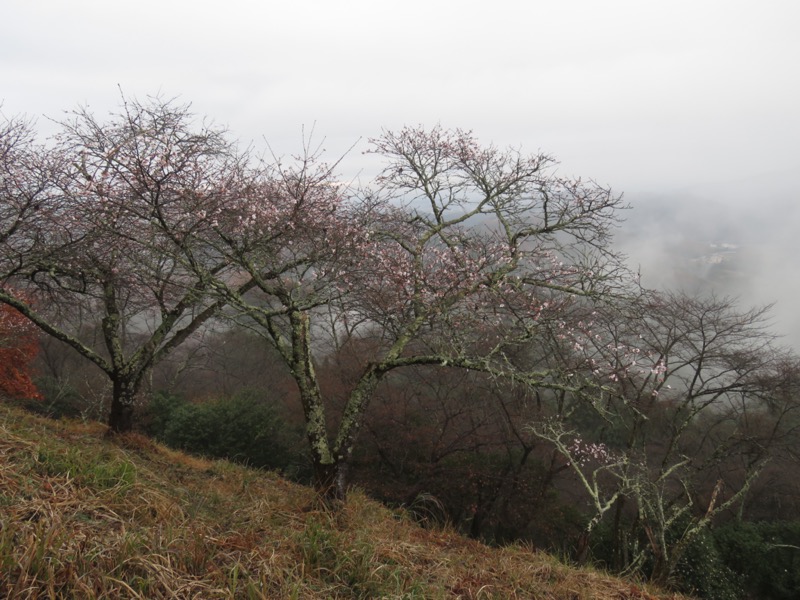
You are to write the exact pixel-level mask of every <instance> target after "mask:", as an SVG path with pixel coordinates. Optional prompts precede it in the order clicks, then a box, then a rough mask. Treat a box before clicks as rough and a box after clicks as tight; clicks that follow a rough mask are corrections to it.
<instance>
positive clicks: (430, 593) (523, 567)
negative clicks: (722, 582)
mask: <svg viewBox="0 0 800 600" xmlns="http://www.w3.org/2000/svg"><path fill="white" fill-rule="evenodd" d="M104 431H105V428H104V427H102V426H101V425H99V424H82V423H80V422H67V421H49V420H45V419H41V418H38V417H34V416H31V415H28V414H26V413H23V412H21V411H19V410H17V409H13V408H9V407H7V406H2V405H0V524H1V527H2V528H1V529H0V597H3V598H5V597H9V598H143V599H145V598H146V599H152V598H280V599H283V598H298V599H299V598H309V599H310V598H408V599H411V598H420V599H436V598H465V599H467V598H470V599H471V598H475V599H477V598H487V599H488V598H497V599H501V598H502V599H511V598H543V599H545V598H546V599H562V598H563V599H589V598H598V599H609V600H610V599H617V600H622V599H628V598H631V599H633V598H640V599H641V598H654V597H658V598H669V597H672V598H678V596H669V595H660V596H653V595H651V594H655V593H656V592H653V591H652V590H650V591H644V590H642V589H640V588H639V587H637V586H636V585H633V584H631V583H629V582H625V581H623V580H618V579H614V578H611V577H609V576H605V575H602V574H599V573H597V572H594V571H591V570H575V569H572V568H569V567H567V566H564V565H562V564H561V563H559V562H558V561H557V560H555V559H554V558H552V557H550V556H548V555H546V554H543V553H538V552H533V551H531V550H529V549H525V548H521V547H510V548H503V549H496V548H489V547H487V546H484V545H482V544H479V543H477V542H474V541H471V540H468V539H465V538H463V537H460V536H459V535H457V534H455V533H453V532H449V531H442V530H440V529H423V528H421V527H419V526H418V525H416V524H415V523H413V522H412V521H411V520H410V519H408V518H407V517H406V516H405V515H404V514H402V513H399V512H397V511H391V510H389V509H387V508H384V507H383V506H381V505H379V504H378V503H376V502H373V501H371V500H369V499H367V498H365V497H364V496H363V495H362V494H360V493H358V492H354V493H353V494H352V496H351V501H350V503H349V504H348V506H347V507H346V509H344V510H343V511H342V512H341V513H340V514H338V515H336V516H335V517H334V516H331V515H329V514H327V513H324V512H321V511H317V510H314V509H313V508H312V506H313V499H314V495H313V492H312V490H310V489H308V488H305V487H303V486H300V485H295V484H292V483H289V482H287V481H285V480H283V479H281V478H279V477H278V476H276V475H274V474H271V473H265V472H260V471H255V470H251V469H247V468H244V467H241V466H237V465H233V464H230V463H227V462H224V461H213V462H212V461H205V460H201V459H198V458H194V457H190V456H187V455H184V454H181V453H178V452H175V451H172V450H169V449H167V448H165V447H163V446H160V445H158V444H155V443H153V442H152V441H150V440H148V439H147V438H144V437H142V436H138V435H131V436H125V437H121V438H118V439H116V440H114V441H113V442H111V441H108V440H106V439H105V438H104V435H103V434H104Z"/></svg>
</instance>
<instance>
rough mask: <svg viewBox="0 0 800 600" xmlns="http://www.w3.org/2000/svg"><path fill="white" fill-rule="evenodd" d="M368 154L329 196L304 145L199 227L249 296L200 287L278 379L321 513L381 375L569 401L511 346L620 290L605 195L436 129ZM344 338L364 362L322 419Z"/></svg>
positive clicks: (613, 204) (393, 139)
mask: <svg viewBox="0 0 800 600" xmlns="http://www.w3.org/2000/svg"><path fill="white" fill-rule="evenodd" d="M370 151H371V152H373V153H375V154H377V155H378V156H380V157H381V158H382V159H383V160H384V161H385V168H384V170H383V171H382V173H381V174H380V176H379V177H378V178H377V179H376V181H375V182H374V184H373V185H372V186H370V187H368V188H366V189H363V190H350V189H349V188H347V187H345V186H342V185H341V184H340V182H339V181H338V180H337V177H336V175H335V165H334V166H330V165H326V164H324V163H323V162H322V161H321V158H320V156H319V153H318V152H316V151H315V150H313V149H311V148H308V147H306V149H305V152H304V153H303V155H301V156H299V157H295V159H294V160H290V161H277V162H276V163H274V164H271V165H268V166H265V167H264V169H263V171H262V174H261V176H260V177H258V179H257V183H256V184H254V185H253V186H252V187H251V188H250V190H249V193H250V194H252V196H247V195H241V196H239V197H238V198H237V199H235V200H234V201H232V202H231V203H229V204H228V205H226V207H225V208H224V209H223V210H221V211H220V212H219V213H218V214H216V215H215V216H214V219H215V222H216V223H217V227H216V228H215V233H214V236H212V237H209V238H208V241H207V243H208V244H209V246H212V247H213V248H214V249H215V252H217V253H219V254H222V255H225V256H227V257H228V258H229V259H230V260H231V261H232V262H233V263H235V264H236V265H238V266H239V267H240V269H241V270H242V273H243V274H246V277H247V278H249V280H250V281H251V282H252V284H253V286H254V287H253V289H254V290H257V293H255V292H253V293H250V294H239V293H236V292H235V290H232V289H231V288H230V286H228V285H222V284H219V285H215V289H216V290H217V291H218V292H219V293H221V294H222V297H223V299H224V301H225V302H226V303H229V304H230V305H231V306H232V307H234V308H235V309H236V310H237V311H238V312H239V314H240V315H242V318H243V319H244V320H245V322H246V323H249V324H251V326H252V327H253V328H254V329H256V330H258V331H261V332H262V334H263V335H265V337H267V338H268V339H269V340H271V342H272V343H274V345H275V347H276V348H277V349H278V351H279V353H280V355H281V357H282V358H283V361H284V362H285V363H286V365H287V367H288V368H289V371H290V372H291V374H292V377H293V378H294V380H295V382H296V384H297V388H298V391H299V397H300V400H301V403H302V406H303V410H304V414H305V419H306V425H307V435H308V440H309V443H310V447H311V454H312V461H313V465H314V473H315V485H316V487H317V489H318V491H319V492H320V494H321V496H322V497H323V499H325V500H326V501H333V502H334V503H335V502H336V501H338V500H343V499H344V498H345V495H346V486H347V481H348V479H347V477H348V475H347V473H348V466H349V464H350V461H351V457H352V454H353V449H354V448H355V445H356V443H357V438H358V434H359V430H360V428H361V426H362V424H363V422H364V416H365V414H366V411H367V408H368V406H369V403H370V400H371V399H372V398H373V396H374V395H375V394H376V393H377V392H378V390H379V386H380V384H381V382H382V381H383V380H384V379H385V378H386V377H387V376H389V375H390V373H392V372H393V371H395V370H397V369H402V368H408V367H413V366H415V365H429V366H440V367H448V368H460V369H470V370H477V371H481V372H484V373H488V374H490V375H491V376H493V377H498V378H508V379H511V380H513V381H515V382H517V383H519V384H521V385H528V386H535V387H548V388H554V389H562V388H569V389H572V388H573V387H574V386H575V385H576V383H575V382H574V381H571V380H570V379H569V377H568V375H569V374H568V373H565V372H564V370H562V369H545V370H541V371H537V370H535V369H531V368H530V367H531V365H530V364H529V363H530V361H527V360H526V356H525V347H526V346H525V345H526V343H527V342H528V341H530V340H531V339H535V338H536V336H537V335H538V334H539V328H540V327H542V326H543V323H552V322H555V321H559V320H563V319H564V318H565V315H566V314H567V311H566V308H567V307H568V306H569V305H570V304H571V303H574V302H575V299H576V298H583V299H585V300H586V301H591V300H593V299H596V298H601V297H604V296H606V295H608V294H612V293H614V292H615V290H618V289H619V288H620V287H621V286H622V285H623V279H624V271H623V269H622V268H621V266H620V262H619V260H618V257H617V256H615V255H614V254H613V253H612V252H611V251H610V249H609V241H610V235H611V229H612V227H613V225H614V224H615V222H616V217H617V210H618V209H620V208H622V204H621V200H620V198H619V197H617V196H615V195H613V194H612V193H611V192H610V191H609V190H608V189H605V188H602V187H600V186H597V185H595V184H592V183H583V182H581V181H579V180H570V179H565V178H561V177H558V176H557V175H556V174H555V172H554V163H553V161H552V160H551V159H550V158H549V157H547V156H544V155H534V156H531V157H527V156H523V155H522V154H520V153H519V152H516V151H513V150H508V151H501V150H498V149H496V148H493V147H483V146H480V145H479V144H478V142H477V141H476V140H475V138H474V137H473V136H472V135H471V134H470V133H467V132H462V131H446V130H443V129H442V128H439V127H437V128H434V129H432V130H429V131H426V130H423V129H420V128H407V129H403V130H401V131H399V132H396V133H392V132H386V133H384V134H383V135H382V136H381V137H380V138H378V139H376V140H372V142H371V150H370ZM565 327H567V326H566V324H565ZM570 327H571V326H570ZM570 327H567V329H570ZM354 337H355V338H360V337H369V338H370V339H373V340H375V347H374V353H373V354H372V355H371V356H370V358H369V359H368V360H366V361H365V362H364V363H363V364H361V366H360V368H359V369H358V374H357V375H356V376H354V377H353V378H352V380H351V381H350V386H349V391H348V392H347V394H346V398H345V399H344V401H343V407H342V408H341V411H340V412H339V413H338V414H334V415H330V414H329V410H330V408H331V405H330V402H329V401H328V400H327V399H326V397H325V393H324V390H323V389H322V387H321V386H320V382H319V380H318V377H317V374H316V369H315V362H316V361H317V360H318V357H319V355H320V354H321V353H322V352H325V351H332V350H335V349H337V348H341V347H343V346H344V345H345V344H346V342H347V340H349V339H352V338H354Z"/></svg>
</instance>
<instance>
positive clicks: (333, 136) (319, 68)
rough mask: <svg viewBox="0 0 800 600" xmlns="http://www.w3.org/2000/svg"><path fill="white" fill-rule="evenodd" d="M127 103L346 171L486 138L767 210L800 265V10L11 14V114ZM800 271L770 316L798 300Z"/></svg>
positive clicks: (7, 36) (156, 7)
mask: <svg viewBox="0 0 800 600" xmlns="http://www.w3.org/2000/svg"><path fill="white" fill-rule="evenodd" d="M118 86H120V87H121V88H122V90H123V91H124V92H125V94H126V95H129V96H136V97H139V98H143V97H145V96H147V95H148V94H150V95H152V94H161V95H163V96H164V97H174V96H177V97H180V98H181V99H182V100H184V101H186V102H191V103H192V105H193V107H194V109H195V111H196V112H198V113H200V114H205V115H208V116H210V117H211V118H213V120H214V121H216V122H217V123H220V124H223V125H227V126H228V127H229V128H230V129H231V131H232V133H233V134H234V135H235V136H236V137H237V138H240V139H242V140H243V141H244V142H250V141H254V142H255V143H256V145H258V144H260V143H261V141H262V140H263V139H264V138H266V139H267V140H269V142H270V144H271V145H273V146H274V147H275V148H277V149H278V150H279V151H281V152H288V151H292V150H296V149H297V147H298V144H299V142H300V136H301V128H302V127H303V126H305V127H306V129H308V128H309V127H311V126H312V125H313V124H316V125H315V131H316V132H317V134H318V135H319V136H325V137H326V138H327V143H328V144H329V146H330V150H331V152H332V153H337V152H343V151H345V150H346V149H347V148H348V147H350V146H351V145H352V144H353V143H355V142H357V141H358V140H359V139H365V138H369V137H371V136H376V135H378V134H379V133H380V130H381V128H390V129H391V128H396V127H399V126H402V125H404V124H408V125H417V124H423V125H427V126H432V125H434V124H436V123H441V124H442V125H443V126H445V127H460V128H464V129H471V130H473V131H474V133H475V134H476V135H477V136H478V138H479V139H480V140H482V141H485V142H493V143H496V144H498V145H502V146H505V145H513V146H518V147H522V148H523V149H524V150H528V151H531V152H535V151H538V150H543V151H545V152H547V153H549V154H552V155H553V156H555V157H556V158H557V159H558V160H559V161H560V163H561V165H560V167H559V168H560V170H561V172H563V173H564V174H567V175H581V176H583V177H586V178H591V179H594V180H596V181H598V182H599V183H602V184H608V185H610V186H611V187H612V188H614V189H615V190H618V191H620V192H625V193H626V194H627V197H628V199H629V200H630V201H631V202H632V203H633V204H634V205H636V204H637V202H639V201H640V200H639V199H642V200H641V202H645V200H646V199H647V198H649V201H650V202H657V201H664V202H667V201H671V200H670V199H671V198H677V197H678V196H681V195H683V196H682V197H683V198H684V200H685V201H687V202H689V203H690V204H691V202H693V201H698V202H699V201H702V202H704V203H705V205H704V211H703V212H704V213H705V214H706V217H707V218H712V219H713V218H714V215H715V214H719V211H721V212H723V213H727V212H729V211H730V212H731V213H732V214H734V215H737V218H738V219H739V220H740V221H742V220H746V219H748V218H752V217H753V213H754V212H758V219H757V221H758V224H759V226H760V227H762V228H763V229H762V230H763V231H769V230H770V228H771V227H774V228H779V229H780V232H781V234H780V235H778V236H772V237H781V238H786V239H785V240H784V241H783V242H781V243H783V244H784V245H783V246H781V245H776V244H777V242H774V243H773V244H772V245H771V246H770V248H769V256H770V257H774V256H780V255H781V254H784V256H783V261H784V263H785V261H787V260H788V259H789V258H791V259H792V260H794V259H795V257H796V256H797V254H795V252H800V248H797V242H796V241H794V240H796V239H797V237H798V235H800V232H798V235H795V232H794V228H791V229H789V230H787V227H788V226H789V225H788V224H787V217H786V215H785V214H784V215H783V217H782V218H781V217H776V219H775V220H774V221H773V220H770V212H771V211H773V207H772V205H771V204H770V202H771V200H770V199H771V198H773V197H780V198H781V200H780V202H783V203H784V205H786V204H787V203H788V205H790V206H794V203H795V201H796V200H797V195H796V194H795V196H791V194H792V190H793V188H794V179H795V176H796V175H798V174H800V150H799V149H798V143H800V2H798V1H797V0H750V1H739V0H727V1H717V0H669V1H662V0H548V1H546V2H545V1H538V0H528V1H522V0H519V1H509V0H493V1H492V2H489V1H486V0H485V1H483V2H474V1H471V0H458V1H449V0H426V1H424V2H422V1H418V0H404V1H402V2H394V1H391V2H381V1H379V0H370V1H355V0H346V1H336V0H320V1H302V0H295V1H293V2H290V1H283V2H269V1H260V2H256V1H246V0H225V1H215V2H206V1H197V0H195V1H192V2H189V1H184V0H157V1H155V0H137V1H136V2H131V1H125V0H116V1H108V0H104V1H99V0H98V1H90V0H69V1H66V0H2V2H0V102H2V112H3V113H4V114H5V115H6V116H12V115H18V114H21V113H25V114H27V115H29V116H32V117H37V118H38V121H39V124H40V128H41V129H43V130H46V129H47V128H48V126H49V125H48V122H47V120H46V119H44V118H43V117H42V116H43V115H45V116H49V117H55V118H58V117H59V115H60V114H61V113H62V112H63V111H64V110H68V109H71V108H75V107H76V106H77V105H79V104H80V105H88V106H89V107H90V108H92V109H93V110H95V111H96V112H98V113H105V112H107V111H108V110H111V109H113V108H115V107H116V106H117V105H118V103H119V97H120V96H119V88H118ZM360 160H362V156H361V154H360V152H358V151H356V152H353V153H352V154H351V155H350V157H349V158H348V159H347V162H346V166H347V168H348V170H350V169H357V168H358V162H359V161H360ZM737 182H744V184H743V185H742V186H739V185H737ZM773 184H774V185H775V186H776V188H775V190H773V189H772V186H773ZM726 190H727V191H726ZM742 190H748V191H747V192H746V193H745V192H744V191H742ZM753 190H756V192H757V194H758V197H755V198H754V197H753V196H752V194H753ZM646 193H649V194H650V195H649V196H648V195H647V194H646ZM653 198H656V200H654V199H653ZM658 198H660V199H661V200H658ZM687 199H688V200H687ZM676 207H677V205H676ZM676 210H677V208H676ZM775 210H777V209H775ZM791 216H793V217H796V216H797V213H792V214H791ZM792 223H796V224H797V225H798V226H800V223H798V222H797V220H796V219H795V220H794V221H793V222H791V221H790V223H789V224H792ZM792 244H794V246H793V245H792ZM630 250H631V249H629V251H630ZM633 250H634V251H635V250H636V249H635V248H634V249H633ZM644 250H647V249H643V255H644V254H646V252H644ZM761 254H762V255H763V256H760V258H759V260H760V261H761V263H763V262H764V260H765V257H766V256H767V254H768V253H767V250H765V249H762V251H761ZM792 268H793V269H794V270H792ZM792 268H788V269H787V267H786V266H785V264H784V265H782V269H783V270H782V271H781V272H782V273H783V281H782V282H781V287H780V289H779V286H778V284H776V283H774V282H773V283H769V282H767V283H766V284H765V283H759V284H758V285H759V289H761V288H762V287H764V286H766V288H767V289H765V290H762V291H763V294H762V295H758V296H756V299H758V300H759V301H760V300H764V301H768V300H772V299H775V298H774V297H777V296H782V295H784V294H785V293H788V292H785V287H786V282H785V280H786V279H787V277H788V278H792V277H793V278H794V279H793V281H795V282H797V281H798V280H800V270H798V269H797V268H794V267H792ZM787 273H788V275H787ZM761 276H762V278H763V277H764V276H765V275H764V272H763V269H762V272H761ZM771 276H772V275H770V277H771ZM776 276H777V274H776ZM773 284H774V287H773V288H772V289H769V286H770V285H773ZM794 286H795V288H794V289H793V290H792V293H794V292H800V289H797V288H798V284H797V283H795V284H794ZM782 302H783V303H784V305H788V304H790V303H791V304H794V303H793V302H792V299H791V297H789V296H787V297H786V300H784V301H782ZM792 309H793V307H792ZM791 327H795V328H797V333H798V334H800V320H797V319H795V323H794V324H793V325H791ZM798 337H800V335H798Z"/></svg>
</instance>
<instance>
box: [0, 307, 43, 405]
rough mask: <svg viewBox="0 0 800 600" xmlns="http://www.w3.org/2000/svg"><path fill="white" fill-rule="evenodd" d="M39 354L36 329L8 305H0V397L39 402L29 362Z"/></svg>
mask: <svg viewBox="0 0 800 600" xmlns="http://www.w3.org/2000/svg"><path fill="white" fill-rule="evenodd" d="M38 352H39V340H38V337H37V335H36V330H35V327H34V326H33V325H32V324H31V323H30V321H28V320H27V319H26V318H25V316H23V315H22V314H21V313H19V312H18V311H17V310H16V309H14V308H12V307H10V306H8V305H5V304H3V305H0V394H4V395H6V396H11V397H12V398H40V397H41V395H40V394H39V390H37V389H36V384H34V383H33V380H32V379H31V362H32V361H33V359H34V358H35V357H36V354H37V353H38Z"/></svg>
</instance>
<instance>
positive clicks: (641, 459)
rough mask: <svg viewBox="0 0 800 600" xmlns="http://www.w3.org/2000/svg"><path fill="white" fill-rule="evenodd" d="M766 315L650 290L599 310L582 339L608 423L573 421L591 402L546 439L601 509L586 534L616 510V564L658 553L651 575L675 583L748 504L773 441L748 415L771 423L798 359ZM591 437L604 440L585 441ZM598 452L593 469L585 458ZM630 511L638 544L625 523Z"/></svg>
mask: <svg viewBox="0 0 800 600" xmlns="http://www.w3.org/2000/svg"><path fill="white" fill-rule="evenodd" d="M767 314H768V308H762V309H753V310H746V311H742V310H739V309H738V308H737V307H736V305H735V303H734V302H733V301H732V300H730V299H718V298H713V297H712V298H696V297H689V296H686V295H684V294H679V293H664V294H661V293H650V292H648V293H644V294H643V295H642V296H641V297H640V298H638V299H636V300H632V301H629V302H626V303H624V304H617V306H616V307H615V308H614V309H613V310H610V311H603V310H601V311H595V312H593V313H592V315H591V318H592V322H591V324H590V328H589V329H590V331H591V334H590V335H586V336H585V337H584V338H583V340H581V341H579V342H575V343H574V347H573V349H574V350H575V351H576V352H579V353H580V354H581V356H582V358H581V360H582V361H583V363H584V365H585V366H586V368H588V369H591V370H592V372H593V374H594V375H595V376H596V377H598V379H599V381H598V383H600V384H602V393H601V394H598V395H596V396H595V397H594V399H593V402H592V403H591V405H590V407H591V409H592V410H593V411H594V412H595V414H596V415H597V419H596V420H595V423H597V426H596V428H595V430H594V431H591V432H587V431H579V430H578V429H576V428H575V427H574V426H571V425H570V419H571V412H572V411H575V410H578V409H579V408H580V407H584V408H585V407H586V406H587V404H586V403H585V401H584V399H582V398H581V399H576V401H575V402H573V403H572V404H570V405H569V406H566V407H564V406H562V407H560V408H559V410H558V411H554V412H557V414H558V416H557V417H554V418H553V419H551V420H550V421H548V422H543V423H540V424H539V425H538V426H536V427H535V431H536V432H537V433H538V434H539V435H540V436H541V437H543V438H544V439H547V440H549V441H550V442H551V443H553V444H554V445H555V447H556V448H557V449H558V450H559V451H560V452H561V453H562V455H563V456H564V457H565V458H566V459H567V460H568V461H569V463H570V464H571V466H572V467H573V468H574V471H575V473H576V474H577V476H578V477H579V479H580V481H581V482H583V487H584V488H585V490H586V492H587V493H588V495H589V496H590V498H591V500H592V503H593V505H594V507H595V516H594V517H593V518H592V520H591V522H590V524H589V527H588V528H587V533H590V532H591V529H592V528H593V527H594V525H595V524H596V523H597V522H598V521H599V519H600V518H601V517H602V516H603V515H604V514H605V513H607V512H609V511H612V509H613V513H614V527H613V529H614V532H615V538H616V539H615V543H616V546H617V548H616V552H617V567H619V568H627V569H636V568H639V567H640V566H641V565H642V564H643V561H644V559H645V557H646V556H650V557H651V558H652V565H653V566H652V573H651V577H652V578H653V579H654V580H657V581H660V582H662V583H663V582H666V581H667V579H668V578H669V577H670V575H671V574H672V573H673V571H674V569H675V567H676V566H677V564H678V561H679V560H680V559H681V558H682V556H683V553H684V552H685V550H686V548H687V547H688V545H689V544H690V543H691V542H692V540H693V539H694V538H695V537H696V536H697V535H698V533H700V532H701V531H702V530H703V529H704V528H706V527H708V526H709V525H710V524H711V522H712V520H713V518H714V517H715V516H716V515H717V514H719V513H720V512H722V511H723V510H726V509H728V508H730V507H731V506H733V505H734V504H735V503H736V502H738V501H740V500H741V498H742V497H743V496H744V494H746V492H747V490H748V489H749V488H750V486H751V485H752V483H753V481H754V480H755V478H756V477H757V476H758V474H759V472H760V470H761V469H762V468H763V466H764V464H765V463H766V461H767V460H768V459H769V456H770V454H769V447H770V445H771V440H770V439H769V436H770V435H774V434H772V433H770V432H768V431H763V430H762V432H761V434H758V433H757V432H756V430H755V429H754V428H752V427H743V425H744V421H743V419H742V417H743V415H744V414H747V413H751V414H752V413H758V414H760V415H762V416H766V415H767V414H768V412H769V410H770V409H769V407H770V405H771V404H772V403H773V402H774V398H775V394H776V393H777V392H778V391H779V390H780V389H781V386H782V382H783V381H784V380H785V375H784V367H783V365H785V364H786V361H787V360H789V358H790V357H789V355H788V354H787V353H786V352H785V351H784V350H782V349H780V348H779V347H778V346H777V345H776V343H775V338H774V335H773V334H771V333H770V332H769V330H768V328H767V324H768V322H767ZM601 365H602V366H601ZM608 366H611V368H610V369H609V368H608ZM587 433H588V435H589V436H592V437H593V438H594V439H589V440H588V441H584V437H586V436H587ZM576 440H577V441H576ZM587 444H590V446H587ZM587 447H590V448H592V449H593V450H594V451H596V452H594V453H592V452H590V453H589V454H591V455H592V457H593V458H594V459H595V461H594V462H592V461H585V460H583V457H585V456H586V455H587V454H586V453H587V450H586V448H587ZM598 453H599V454H598ZM734 456H739V457H742V458H743V459H744V464H743V466H742V470H741V471H740V473H741V474H742V477H741V478H740V479H739V481H738V482H737V484H736V486H735V487H734V486H725V485H724V483H725V482H724V479H723V477H722V475H721V473H722V469H723V466H724V465H725V464H726V463H727V464H729V463H730V461H731V459H732V458H733V457H734ZM598 458H601V459H602V460H599V461H597V460H596V459H598ZM628 504H632V506H633V508H634V509H635V512H634V514H633V518H632V521H631V526H632V527H633V529H634V531H633V535H632V536H631V535H628V534H626V532H625V530H624V527H625V525H624V523H623V514H624V510H625V508H626V507H627V506H628ZM640 534H641V535H640ZM642 537H643V538H644V540H645V543H644V544H641V545H640V544H638V540H639V539H641V538H642Z"/></svg>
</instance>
